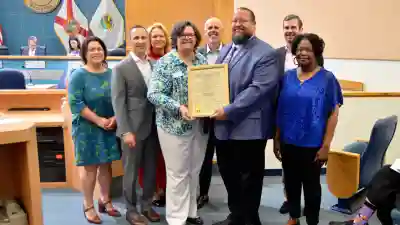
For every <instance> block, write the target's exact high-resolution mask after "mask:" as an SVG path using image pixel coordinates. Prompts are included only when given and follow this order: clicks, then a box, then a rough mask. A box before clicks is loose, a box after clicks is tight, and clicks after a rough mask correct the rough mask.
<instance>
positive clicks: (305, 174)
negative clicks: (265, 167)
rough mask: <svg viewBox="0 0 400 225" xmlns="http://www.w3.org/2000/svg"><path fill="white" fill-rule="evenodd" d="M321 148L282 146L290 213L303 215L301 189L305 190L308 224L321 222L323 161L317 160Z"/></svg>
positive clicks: (297, 216)
mask: <svg viewBox="0 0 400 225" xmlns="http://www.w3.org/2000/svg"><path fill="white" fill-rule="evenodd" d="M319 149H320V148H305V147H298V146H294V145H289V144H283V143H282V146H281V151H282V167H283V171H284V174H285V181H284V184H285V190H286V196H287V200H288V202H289V215H290V217H291V218H293V219H297V218H300V216H301V189H302V187H303V191H304V205H305V207H304V215H305V216H306V221H307V224H308V225H317V224H318V223H319V210H320V205H321V183H320V174H321V165H322V164H321V163H320V162H318V161H315V157H316V154H317V152H318V151H319Z"/></svg>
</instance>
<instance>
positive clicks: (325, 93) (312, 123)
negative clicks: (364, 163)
mask: <svg viewBox="0 0 400 225" xmlns="http://www.w3.org/2000/svg"><path fill="white" fill-rule="evenodd" d="M324 45H325V44H324V41H323V40H322V39H321V38H320V37H318V35H316V34H310V33H309V34H301V35H298V36H297V37H296V38H295V40H294V41H293V44H292V54H293V55H295V56H296V60H297V63H298V68H297V69H293V70H289V71H287V72H286V73H285V75H284V76H283V77H282V88H281V92H280V95H279V100H278V112H277V134H276V138H275V142H276V145H275V146H277V147H276V148H275V149H274V152H275V155H276V157H277V158H278V159H281V160H282V167H283V171H284V173H285V188H286V192H287V198H288V202H289V209H290V210H289V214H290V219H289V221H288V225H295V224H299V220H298V218H300V215H301V212H300V211H301V209H300V207H301V206H300V203H301V189H302V186H303V190H304V201H305V208H304V215H305V216H306V220H307V224H308V225H317V224H318V222H319V210H320V204H321V184H320V171H321V166H322V165H323V164H324V163H325V162H326V160H327V158H328V152H329V149H330V145H331V142H332V138H333V135H334V131H335V128H336V124H337V120H338V114H339V107H340V106H341V105H342V104H343V96H342V91H341V88H340V85H339V82H338V81H337V80H336V78H335V75H334V74H333V73H332V72H330V71H328V70H326V69H325V68H324V67H323V64H324V63H323V62H324V59H323V56H322V53H323V51H324Z"/></svg>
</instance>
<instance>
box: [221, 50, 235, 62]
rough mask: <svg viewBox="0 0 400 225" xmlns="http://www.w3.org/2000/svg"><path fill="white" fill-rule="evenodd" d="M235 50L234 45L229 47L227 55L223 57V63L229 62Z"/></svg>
mask: <svg viewBox="0 0 400 225" xmlns="http://www.w3.org/2000/svg"><path fill="white" fill-rule="evenodd" d="M236 50H237V47H236V46H233V47H232V48H231V50H230V51H229V53H228V55H227V56H226V57H225V59H224V61H223V64H229V63H230V62H231V60H232V58H233V56H234V54H235V52H236Z"/></svg>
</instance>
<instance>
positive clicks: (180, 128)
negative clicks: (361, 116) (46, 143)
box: [68, 7, 343, 225]
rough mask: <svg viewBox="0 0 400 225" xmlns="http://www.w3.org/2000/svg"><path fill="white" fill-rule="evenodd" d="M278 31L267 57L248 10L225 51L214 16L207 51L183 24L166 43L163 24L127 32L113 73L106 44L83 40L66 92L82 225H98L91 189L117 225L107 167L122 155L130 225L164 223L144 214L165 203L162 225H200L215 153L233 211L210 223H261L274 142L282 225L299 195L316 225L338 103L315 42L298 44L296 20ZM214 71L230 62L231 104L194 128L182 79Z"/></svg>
mask: <svg viewBox="0 0 400 225" xmlns="http://www.w3.org/2000/svg"><path fill="white" fill-rule="evenodd" d="M283 29H284V34H285V39H286V41H287V45H286V46H285V47H284V48H280V49H278V50H275V49H274V48H272V47H271V46H270V45H269V44H267V43H266V42H264V41H262V40H260V39H259V38H257V36H256V35H255V30H256V16H255V14H254V13H253V11H252V10H250V9H248V8H245V7H240V8H238V9H236V11H235V14H234V17H233V20H232V43H229V44H222V42H221V33H222V31H223V26H222V23H221V21H220V20H219V19H217V18H211V19H209V20H207V21H206V23H205V34H206V37H207V45H206V46H204V47H201V46H199V44H200V42H201V39H202V36H201V33H200V31H199V30H198V28H197V27H196V25H194V24H193V23H192V22H190V21H182V22H178V23H176V24H174V27H173V29H172V32H171V36H170V37H169V36H168V33H167V31H166V29H165V28H164V27H163V26H162V25H161V24H155V25H153V26H152V27H151V28H150V29H146V28H145V27H143V26H140V25H136V26H134V27H133V28H132V29H131V30H130V45H131V47H132V51H131V52H130V53H129V55H128V56H127V57H126V58H125V59H124V60H122V61H121V62H120V63H118V64H117V65H116V66H115V67H114V68H113V69H112V70H110V69H108V66H107V62H106V57H107V50H106V48H105V45H104V43H103V41H102V40H101V39H99V38H97V37H89V38H87V39H86V40H85V41H84V42H83V44H82V46H81V50H80V56H81V58H82V61H83V63H84V66H83V67H82V68H80V69H77V70H75V71H74V72H73V74H72V75H71V77H70V79H69V82H68V101H69V105H70V108H71V112H72V137H73V141H74V146H75V156H76V163H77V165H78V166H81V167H82V170H81V174H80V177H81V181H82V187H83V193H84V204H83V210H84V215H85V217H86V219H87V220H88V221H89V222H91V223H96V224H100V223H101V222H102V221H101V218H100V217H99V215H98V213H97V212H96V211H95V209H94V202H93V190H94V186H95V183H96V179H97V180H98V183H99V185H100V193H101V198H100V199H99V200H98V205H99V212H100V213H107V214H108V215H110V216H121V213H120V212H119V211H118V210H117V209H115V208H114V206H113V204H112V202H111V199H110V194H109V188H110V182H111V169H110V168H111V166H110V165H111V162H112V161H113V160H118V159H120V157H121V153H120V151H119V148H121V149H122V161H123V164H124V177H123V194H124V197H125V200H126V207H127V213H126V219H127V221H128V222H129V223H130V224H135V225H136V224H140V225H141V224H147V223H148V222H149V221H150V222H157V221H160V216H159V214H158V213H157V212H156V211H155V210H154V209H153V208H152V205H154V204H155V205H157V206H159V205H162V204H163V196H165V199H166V200H165V203H166V206H165V207H166V220H167V222H168V224H170V225H183V224H186V223H189V224H195V225H201V224H203V220H202V219H201V218H200V217H199V216H198V214H197V210H198V208H200V207H202V206H203V205H204V204H206V203H207V202H208V200H209V198H208V189H209V185H210V179H211V167H212V158H213V155H214V151H215V150H216V154H217V163H218V167H219V171H220V173H221V177H222V179H223V181H224V184H225V187H226V189H227V192H228V206H229V211H230V214H229V216H228V217H227V218H226V220H224V221H220V222H217V223H216V224H220V225H225V224H226V225H250V224H251V225H260V224H261V221H260V218H259V215H258V209H259V206H260V200H261V194H262V186H263V178H264V168H265V147H266V144H267V140H268V139H274V152H275V155H276V157H277V158H278V159H280V160H281V161H282V166H283V171H284V186H285V192H286V196H287V203H284V207H286V208H287V211H288V212H289V214H290V218H289V220H288V224H289V225H295V224H299V220H298V219H299V217H300V199H301V188H302V187H303V188H304V195H305V209H304V215H305V216H306V218H307V223H308V224H309V225H316V224H318V222H319V208H320V203H321V187H320V181H319V177H320V169H321V166H322V165H323V164H324V163H325V162H326V159H327V153H328V151H329V148H330V143H331V141H332V138H333V134H334V130H335V126H336V123H337V118H338V112H339V107H340V106H341V105H342V104H343V97H342V93H341V89H340V85H339V83H338V81H337V80H336V78H335V76H334V75H333V74H332V72H330V71H328V70H326V69H324V67H323V56H322V55H323V50H324V42H323V40H322V39H321V38H320V37H318V36H317V35H315V34H302V32H301V31H302V22H301V19H300V18H299V17H298V16H295V15H289V16H288V17H286V18H285V19H284V21H283ZM169 44H170V45H171V46H169ZM214 63H215V64H228V68H229V90H230V104H229V105H227V106H224V107H221V108H219V109H215V113H214V114H213V115H212V116H210V118H193V117H191V116H190V115H189V112H188V84H187V83H188V73H187V69H188V67H189V66H197V65H204V64H214ZM115 136H117V137H118V139H117V138H116V137H115ZM118 140H119V141H120V143H118ZM119 146H120V147H119ZM138 176H139V177H140V178H139V179H138ZM165 177H166V182H165ZM199 179H200V182H199ZM138 180H139V181H140V182H139V183H141V186H142V188H143V194H142V196H141V198H139V197H138V196H137V191H136V183H137V181H138ZM199 183H200V195H199V196H198V195H197V188H198V186H199ZM154 193H156V194H155V195H154ZM154 200H156V201H154ZM138 205H140V207H139V208H140V210H139V208H138Z"/></svg>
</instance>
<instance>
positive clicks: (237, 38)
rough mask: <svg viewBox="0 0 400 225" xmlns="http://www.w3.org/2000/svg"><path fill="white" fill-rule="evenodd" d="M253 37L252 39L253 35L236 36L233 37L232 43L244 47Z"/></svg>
mask: <svg viewBox="0 0 400 225" xmlns="http://www.w3.org/2000/svg"><path fill="white" fill-rule="evenodd" d="M251 37H252V35H249V34H242V35H236V36H233V37H232V41H233V43H235V44H236V45H243V44H245V43H246V42H247V41H248V40H249V39H250V38H251Z"/></svg>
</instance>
